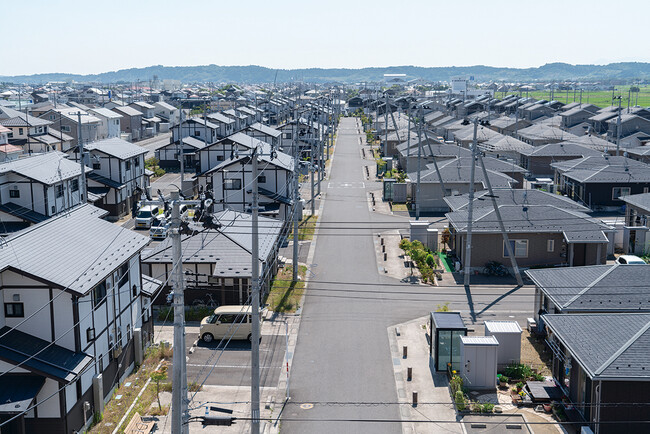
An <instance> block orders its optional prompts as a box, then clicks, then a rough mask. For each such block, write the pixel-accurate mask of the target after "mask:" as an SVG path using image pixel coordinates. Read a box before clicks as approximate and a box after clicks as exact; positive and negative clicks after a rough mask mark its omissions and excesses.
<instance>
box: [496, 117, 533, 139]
mask: <svg viewBox="0 0 650 434" xmlns="http://www.w3.org/2000/svg"><path fill="white" fill-rule="evenodd" d="M530 125H531V122H530V121H528V120H526V119H522V118H514V117H508V116H501V117H499V118H497V119H494V120H491V121H490V128H492V129H493V130H494V131H496V132H497V133H501V134H504V135H508V136H509V135H513V134H515V133H516V132H517V131H519V130H522V129H524V128H526V127H529V126H530Z"/></svg>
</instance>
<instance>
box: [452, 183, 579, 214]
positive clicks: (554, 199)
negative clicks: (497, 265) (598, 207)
mask: <svg viewBox="0 0 650 434" xmlns="http://www.w3.org/2000/svg"><path fill="white" fill-rule="evenodd" d="M487 194H488V191H487V190H483V191H477V192H476V193H474V207H475V208H483V207H491V206H492V200H491V198H490V197H487ZM494 195H495V196H496V201H497V204H498V205H519V206H521V205H525V206H546V205H552V206H556V207H558V208H566V209H572V210H575V211H580V212H589V211H590V210H589V208H587V207H585V206H582V205H580V204H579V203H578V202H576V201H573V200H571V199H569V198H567V197H564V196H560V195H558V194H552V193H548V192H546V191H542V190H523V189H519V188H511V189H500V190H495V191H494ZM445 202H447V205H449V208H450V209H451V211H452V212H453V211H459V210H461V209H463V208H466V207H467V204H468V203H469V194H468V193H466V194H461V195H459V196H447V197H445Z"/></svg>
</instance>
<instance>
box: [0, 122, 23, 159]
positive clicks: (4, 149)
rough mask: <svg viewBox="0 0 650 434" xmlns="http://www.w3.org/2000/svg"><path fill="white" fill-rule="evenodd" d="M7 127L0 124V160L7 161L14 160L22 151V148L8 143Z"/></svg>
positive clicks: (8, 132) (9, 131)
mask: <svg viewBox="0 0 650 434" xmlns="http://www.w3.org/2000/svg"><path fill="white" fill-rule="evenodd" d="M10 133H11V130H10V129H9V128H6V127H3V126H2V125H0V161H1V162H5V163H6V162H7V161H10V160H15V159H16V158H18V157H19V156H20V155H22V153H23V148H21V147H19V146H14V145H10V144H9V134H10Z"/></svg>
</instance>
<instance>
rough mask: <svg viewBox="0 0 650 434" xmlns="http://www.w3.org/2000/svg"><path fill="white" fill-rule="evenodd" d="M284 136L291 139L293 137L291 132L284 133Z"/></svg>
mask: <svg viewBox="0 0 650 434" xmlns="http://www.w3.org/2000/svg"><path fill="white" fill-rule="evenodd" d="M282 137H283V138H285V139H290V138H291V133H284V134H283V135H282Z"/></svg>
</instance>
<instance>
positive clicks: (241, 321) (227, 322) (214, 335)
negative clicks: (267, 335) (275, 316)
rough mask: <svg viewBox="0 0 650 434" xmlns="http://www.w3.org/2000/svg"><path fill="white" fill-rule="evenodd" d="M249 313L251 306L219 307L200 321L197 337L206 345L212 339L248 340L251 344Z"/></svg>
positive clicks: (251, 329)
mask: <svg viewBox="0 0 650 434" xmlns="http://www.w3.org/2000/svg"><path fill="white" fill-rule="evenodd" d="M251 311H252V309H251V306H220V307H218V308H216V309H215V310H214V313H213V314H212V315H210V316H206V317H205V318H203V319H202V320H201V328H200V329H199V337H200V338H201V339H203V342H206V343H207V342H212V341H213V340H214V339H218V340H221V339H225V340H229V339H248V341H249V342H251V341H252V340H253V335H252V331H253V328H252V326H253V324H252V321H251ZM261 321H262V320H261V316H260V322H261ZM260 340H261V336H260Z"/></svg>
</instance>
